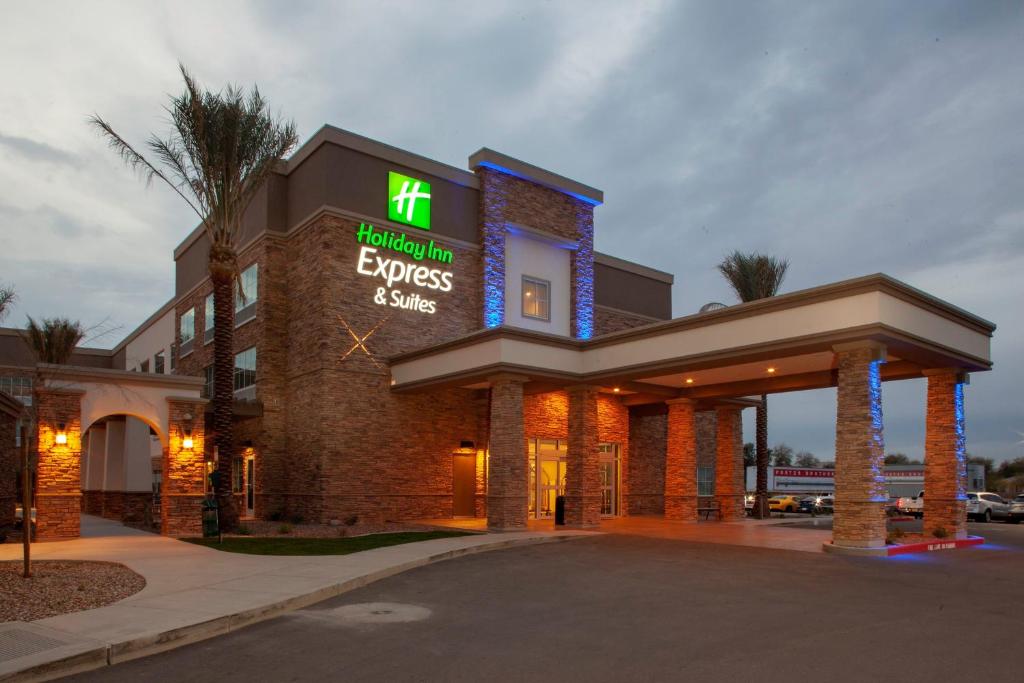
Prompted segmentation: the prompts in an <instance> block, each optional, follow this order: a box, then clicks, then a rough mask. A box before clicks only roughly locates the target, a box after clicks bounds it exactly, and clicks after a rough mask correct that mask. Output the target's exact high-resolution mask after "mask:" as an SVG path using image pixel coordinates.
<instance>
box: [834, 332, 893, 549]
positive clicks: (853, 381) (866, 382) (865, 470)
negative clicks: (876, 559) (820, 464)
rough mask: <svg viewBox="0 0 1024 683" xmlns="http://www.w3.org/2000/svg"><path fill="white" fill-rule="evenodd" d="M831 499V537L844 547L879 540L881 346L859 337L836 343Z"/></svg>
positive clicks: (874, 544) (877, 544)
mask: <svg viewBox="0 0 1024 683" xmlns="http://www.w3.org/2000/svg"><path fill="white" fill-rule="evenodd" d="M835 351H836V357H837V360H838V365H839V380H838V386H837V392H836V393H837V411H836V473H835V482H836V502H835V516H834V518H833V532H832V542H833V543H834V544H836V545H844V546H850V547H862V548H864V547H881V546H884V545H885V534H886V532H885V501H886V500H887V499H888V495H887V493H886V489H885V478H884V476H883V474H882V469H883V460H884V458H885V441H884V436H883V430H882V395H881V377H880V371H879V367H878V366H879V364H880V363H881V362H883V361H884V358H885V349H884V347H881V346H880V345H878V344H874V343H871V342H865V343H860V344H844V345H842V346H837V347H836V349H835Z"/></svg>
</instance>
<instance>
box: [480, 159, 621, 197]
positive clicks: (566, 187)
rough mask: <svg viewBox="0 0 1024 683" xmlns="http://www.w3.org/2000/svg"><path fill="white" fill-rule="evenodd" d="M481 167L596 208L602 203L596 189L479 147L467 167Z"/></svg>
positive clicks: (601, 193)
mask: <svg viewBox="0 0 1024 683" xmlns="http://www.w3.org/2000/svg"><path fill="white" fill-rule="evenodd" d="M481 166H482V167H484V168H493V169H494V170H496V171H500V172H502V173H508V174H509V175H513V176H516V177H519V178H523V179H524V180H529V181H531V182H534V183H537V184H538V185H543V186H545V187H549V188H551V189H552V190H557V191H558V192H562V193H564V194H567V195H570V196H572V197H575V198H576V199H579V200H582V201H584V202H586V203H588V204H593V205H595V206H596V205H598V204H603V203H604V192H602V191H601V190H598V189H597V188H593V187H590V186H589V185H584V184H583V183H581V182H578V181H576V180H573V179H572V178H566V177H565V176H563V175H559V174H557V173H553V172H551V171H548V170H546V169H543V168H541V167H539V166H534V165H533V164H528V163H526V162H525V161H520V160H519V159H516V158H515V157H510V156H509V155H507V154H502V153H501V152H496V151H494V150H493V149H490V148H488V147H481V148H480V149H478V150H477V151H476V152H474V153H473V154H471V155H470V157H469V167H470V168H471V169H473V170H476V169H477V168H479V167H481Z"/></svg>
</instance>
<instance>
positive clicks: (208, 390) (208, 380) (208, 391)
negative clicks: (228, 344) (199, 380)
mask: <svg viewBox="0 0 1024 683" xmlns="http://www.w3.org/2000/svg"><path fill="white" fill-rule="evenodd" d="M203 378H204V380H205V381H204V383H203V398H213V364H210V365H207V366H206V367H205V368H203Z"/></svg>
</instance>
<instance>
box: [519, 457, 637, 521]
mask: <svg viewBox="0 0 1024 683" xmlns="http://www.w3.org/2000/svg"><path fill="white" fill-rule="evenodd" d="M566 445H567V444H566V442H565V441H564V440H560V439H530V440H529V444H528V449H527V452H528V455H529V463H530V512H529V515H530V517H531V518H534V519H550V518H552V517H554V516H555V498H556V497H557V496H561V495H565V475H566V456H567V454H568V453H567V450H566ZM600 459H601V461H600V465H599V467H600V474H601V488H600V492H601V515H602V516H603V517H613V516H615V515H618V514H619V480H620V472H619V445H618V444H614V443H603V444H601V445H600Z"/></svg>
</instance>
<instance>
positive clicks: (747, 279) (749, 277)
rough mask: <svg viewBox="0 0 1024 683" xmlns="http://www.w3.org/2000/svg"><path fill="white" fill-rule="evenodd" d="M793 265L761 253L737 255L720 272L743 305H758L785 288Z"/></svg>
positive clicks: (723, 265)
mask: <svg viewBox="0 0 1024 683" xmlns="http://www.w3.org/2000/svg"><path fill="white" fill-rule="evenodd" d="M788 269H789V261H788V260H786V259H782V258H777V257H775V256H768V255H766V254H761V253H759V252H751V253H749V254H748V253H743V252H741V251H738V250H737V251H734V252H733V253H731V254H729V255H728V256H726V257H725V258H724V259H723V260H722V262H721V263H719V264H718V271H719V272H720V273H721V274H722V275H723V276H724V277H725V279H726V281H727V282H728V283H729V285H730V286H731V287H732V289H733V291H734V292H735V293H736V297H737V298H738V299H739V300H740V301H744V302H745V301H756V300H757V299H765V298H768V297H772V296H775V295H776V294H778V293H779V289H780V288H781V287H782V282H783V280H785V278H786V271H787V270H788Z"/></svg>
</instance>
